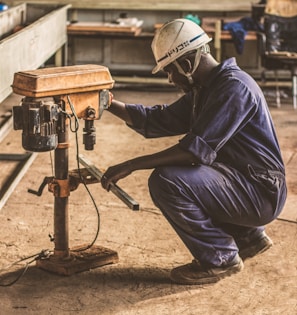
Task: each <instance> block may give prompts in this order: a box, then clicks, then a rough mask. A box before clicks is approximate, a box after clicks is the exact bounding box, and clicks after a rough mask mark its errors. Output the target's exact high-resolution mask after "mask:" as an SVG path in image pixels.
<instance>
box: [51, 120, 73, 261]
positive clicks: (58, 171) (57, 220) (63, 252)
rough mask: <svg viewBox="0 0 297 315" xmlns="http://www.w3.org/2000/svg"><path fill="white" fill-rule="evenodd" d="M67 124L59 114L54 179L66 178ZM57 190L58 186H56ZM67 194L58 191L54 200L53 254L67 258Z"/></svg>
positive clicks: (67, 159) (67, 158) (68, 251)
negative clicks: (62, 194)
mask: <svg viewBox="0 0 297 315" xmlns="http://www.w3.org/2000/svg"><path fill="white" fill-rule="evenodd" d="M67 127H68V124H67V123H66V117H65V116H64V115H61V121H60V126H59V128H58V129H59V131H58V146H57V148H56V150H55V179H57V180H67V179H68V161H69V157H68V146H69V143H68V141H69V139H68V130H67ZM58 190H59V187H58ZM68 199H69V198H68V196H66V197H65V196H63V197H61V196H60V191H58V193H57V196H56V195H55V202H54V243H55V249H54V255H57V256H60V257H64V258H67V257H69V255H70V250H69V236H68Z"/></svg>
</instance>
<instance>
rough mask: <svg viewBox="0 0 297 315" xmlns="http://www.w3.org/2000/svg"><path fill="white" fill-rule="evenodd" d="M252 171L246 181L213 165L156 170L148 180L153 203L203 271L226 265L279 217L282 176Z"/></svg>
mask: <svg viewBox="0 0 297 315" xmlns="http://www.w3.org/2000/svg"><path fill="white" fill-rule="evenodd" d="M251 170H252V171H251V172H250V173H251V175H250V176H248V177H245V176H243V175H242V174H241V173H239V172H238V171H236V170H234V169H230V168H228V167H226V166H224V165H222V164H219V163H216V164H214V165H212V166H206V165H199V166H189V167H184V166H168V167H159V168H157V169H155V170H154V171H153V173H152V174H151V176H150V178H149V189H150V194H151V197H152V200H153V202H154V203H155V205H156V206H157V207H158V208H159V209H160V210H161V211H162V213H163V214H164V216H165V217H166V219H167V220H168V221H169V223H170V224H171V225H172V227H173V228H174V229H175V231H176V232H177V234H178V235H179V237H180V238H181V239H182V241H183V242H184V244H185V245H186V246H187V248H188V249H189V250H190V252H191V253H192V255H193V256H194V257H195V258H196V259H198V260H199V261H200V263H201V264H202V265H212V266H222V265H226V264H228V263H229V262H230V261H231V260H232V259H233V258H234V256H235V255H236V254H237V252H238V246H237V245H238V243H239V242H240V241H242V240H244V241H247V242H248V241H249V240H250V241H252V240H253V239H256V238H257V237H258V236H259V234H260V233H261V232H262V231H263V230H264V227H263V226H264V225H265V224H267V223H269V222H271V221H272V220H274V219H275V218H276V217H277V216H278V215H279V213H280V212H281V210H282V208H283V206H284V203H285V200H286V191H287V190H286V183H285V177H284V175H283V174H281V173H280V172H277V171H265V172H255V171H254V170H253V169H251Z"/></svg>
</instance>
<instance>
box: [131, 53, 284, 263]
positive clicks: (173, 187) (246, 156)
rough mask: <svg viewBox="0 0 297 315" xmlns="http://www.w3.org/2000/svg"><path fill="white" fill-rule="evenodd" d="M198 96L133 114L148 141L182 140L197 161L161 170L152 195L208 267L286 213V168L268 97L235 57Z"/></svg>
mask: <svg viewBox="0 0 297 315" xmlns="http://www.w3.org/2000/svg"><path fill="white" fill-rule="evenodd" d="M194 90H195V89H194ZM194 90H193V91H192V92H189V93H187V94H185V95H184V96H182V97H181V98H180V99H179V100H177V101H176V102H174V103H173V104H171V105H155V106H151V107H146V106H143V105H141V104H126V108H127V110H128V112H129V114H130V117H131V119H132V125H131V126H130V127H131V128H133V129H134V130H135V131H137V132H138V133H140V134H142V135H143V136H144V137H146V138H153V137H164V136H172V135H183V136H182V138H181V139H180V141H179V145H180V147H181V148H182V149H184V150H187V151H190V152H191V153H192V154H193V155H194V156H195V157H196V160H197V163H195V165H192V166H175V165H168V166H162V167H158V168H156V169H155V170H154V171H153V173H152V174H151V176H150V178H149V190H150V194H151V197H152V200H153V202H154V203H155V205H156V206H157V207H158V208H159V209H160V210H161V211H162V213H163V214H164V216H165V217H166V219H167V220H168V221H169V223H170V224H171V225H172V227H173V228H174V229H175V231H176V232H177V234H178V235H179V237H180V238H181V239H182V241H183V242H184V244H185V245H186V246H187V248H188V249H189V250H190V252H191V253H192V255H193V256H194V257H195V258H196V259H198V260H199V261H200V263H201V264H202V265H204V266H223V265H227V264H228V263H229V262H230V261H232V259H233V258H234V257H235V255H236V254H237V252H238V244H240V243H241V242H243V243H244V242H246V243H248V242H249V241H252V240H254V239H256V238H257V237H259V234H260V233H262V231H263V230H264V225H266V224H267V223H269V222H271V221H272V220H274V219H275V218H276V217H277V216H278V215H279V214H280V212H281V210H282V208H283V206H284V203H285V200H286V194H287V189H286V182H285V169H284V164H283V160H282V156H281V152H280V148H279V144H278V140H277V137H276V133H275V129H274V126H273V122H272V119H271V116H270V112H269V109H268V106H267V103H266V100H265V97H264V95H263V93H262V91H261V89H260V88H259V86H258V85H257V83H256V82H255V81H254V80H253V79H252V78H251V77H250V76H249V75H248V74H247V73H246V72H244V71H242V70H241V69H240V68H239V67H238V66H237V64H236V61H235V59H234V58H230V59H228V60H226V61H224V62H223V63H221V64H220V65H219V66H217V67H216V68H215V69H213V71H212V72H211V75H210V77H209V78H208V79H207V80H205V82H204V86H203V87H202V88H200V91H199V93H198V95H197V94H196V95H197V97H195V93H194Z"/></svg>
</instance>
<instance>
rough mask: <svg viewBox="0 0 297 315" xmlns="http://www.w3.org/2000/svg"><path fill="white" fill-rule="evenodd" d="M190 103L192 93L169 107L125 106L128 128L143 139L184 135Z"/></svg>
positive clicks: (189, 116) (190, 108)
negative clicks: (129, 123) (129, 120)
mask: <svg viewBox="0 0 297 315" xmlns="http://www.w3.org/2000/svg"><path fill="white" fill-rule="evenodd" d="M192 102H193V99H192V93H188V94H186V95H184V96H183V97H181V98H180V99H179V100H177V101H176V102H174V103H172V104H171V105H167V104H165V105H155V106H144V105H141V104H126V109H127V111H128V113H129V115H130V117H131V120H132V126H129V125H128V126H129V127H131V128H132V129H134V130H135V131H136V132H138V133H139V134H141V135H143V136H144V137H145V138H159V137H167V136H174V135H181V134H185V133H187V132H188V131H189V127H190V121H191V113H192Z"/></svg>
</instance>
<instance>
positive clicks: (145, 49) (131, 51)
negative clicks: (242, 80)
mask: <svg viewBox="0 0 297 315" xmlns="http://www.w3.org/2000/svg"><path fill="white" fill-rule="evenodd" d="M5 2H6V3H7V4H8V5H16V4H19V3H22V2H23V1H11V0H7V1H5ZM25 2H26V3H30V2H34V3H36V0H35V1H34V0H33V1H25ZM69 2H71V8H70V9H69V10H68V12H69V13H68V20H69V21H78V22H104V23H106V22H107V23H108V22H112V21H115V20H116V19H117V18H119V17H120V16H122V15H126V16H127V17H136V18H137V19H138V20H141V21H142V22H143V24H142V26H141V27H142V34H141V36H133V35H131V36H115V35H112V36H108V35H104V36H102V34H101V35H99V36H98V35H97V36H95V35H94V34H93V35H92V34H91V35H90V34H84V35H71V36H69V37H68V56H69V57H68V64H69V65H71V64H84V63H97V64H104V65H106V66H108V67H109V68H110V70H111V72H112V73H113V74H121V75H122V74H130V75H131V74H132V75H133V74H144V75H149V74H150V73H151V69H152V68H153V66H154V63H155V62H154V58H153V55H152V52H151V47H150V46H151V41H152V38H153V35H154V32H155V26H156V25H157V24H162V23H164V22H166V21H168V20H170V19H173V18H179V17H185V16H186V15H187V14H192V15H193V16H195V17H198V18H199V19H200V20H203V18H204V17H209V16H211V17H217V18H218V19H223V18H226V17H234V19H235V20H236V19H237V17H243V16H248V15H250V14H251V3H252V2H251V1H250V0H238V1H234V0H220V1H209V0H200V1H199V0H185V1H180V0H170V1H168V0H165V1H162V0H159V1H157V0H146V1H139V0H128V1H122V0H109V1H97V0H94V1H91V0H86V1H83V0H80V1H78V0H72V1H69V0H62V1H59V4H60V5H61V4H64V3H67V4H68V3H69ZM38 3H39V4H45V3H46V4H49V3H57V1H51V0H39V1H38ZM211 45H213V43H212V44H211ZM211 48H213V47H211ZM247 51H248V52H249V53H246V52H247ZM250 52H252V54H251V53H250ZM230 56H235V57H236V58H237V59H238V63H239V64H240V66H242V67H243V68H244V69H246V70H248V71H250V72H253V71H254V72H255V71H257V69H258V54H257V43H256V42H255V41H249V42H247V43H246V44H245V53H244V54H241V55H239V54H237V53H236V50H235V48H234V44H233V43H232V42H230V41H226V42H224V44H223V45H222V59H225V58H228V57H230Z"/></svg>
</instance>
